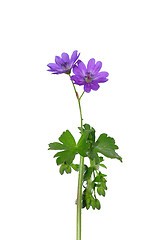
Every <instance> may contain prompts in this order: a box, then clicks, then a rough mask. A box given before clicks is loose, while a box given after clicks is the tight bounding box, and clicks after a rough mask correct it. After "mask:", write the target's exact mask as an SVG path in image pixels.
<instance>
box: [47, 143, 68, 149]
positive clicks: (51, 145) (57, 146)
mask: <svg viewBox="0 0 167 240" xmlns="http://www.w3.org/2000/svg"><path fill="white" fill-rule="evenodd" d="M63 149H65V146H64V145H63V144H61V143H58V142H53V143H49V149H48V150H63Z"/></svg>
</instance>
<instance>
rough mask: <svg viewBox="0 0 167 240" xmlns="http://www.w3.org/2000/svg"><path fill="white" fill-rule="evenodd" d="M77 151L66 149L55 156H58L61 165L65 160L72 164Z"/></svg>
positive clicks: (58, 162) (58, 163)
mask: <svg viewBox="0 0 167 240" xmlns="http://www.w3.org/2000/svg"><path fill="white" fill-rule="evenodd" d="M75 155H76V151H75V150H74V149H71V150H65V151H62V152H58V153H56V154H55V155H54V157H58V158H57V161H56V162H57V165H60V164H61V163H63V162H67V163H68V164H71V163H72V162H73V160H74V158H75Z"/></svg>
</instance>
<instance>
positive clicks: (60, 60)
mask: <svg viewBox="0 0 167 240" xmlns="http://www.w3.org/2000/svg"><path fill="white" fill-rule="evenodd" d="M79 55H80V54H77V51H76V50H75V51H74V52H73V53H72V55H71V59H70V58H69V55H68V54H67V53H62V54H61V57H59V56H56V57H55V63H49V64H48V65H47V66H48V67H49V68H50V69H48V71H50V72H52V73H53V74H61V73H67V74H69V73H70V72H71V69H72V68H73V67H74V66H75V63H76V61H77V59H78V58H79Z"/></svg>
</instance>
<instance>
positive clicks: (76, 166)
mask: <svg viewBox="0 0 167 240" xmlns="http://www.w3.org/2000/svg"><path fill="white" fill-rule="evenodd" d="M71 167H72V168H73V169H74V170H75V171H77V172H78V171H79V164H71Z"/></svg>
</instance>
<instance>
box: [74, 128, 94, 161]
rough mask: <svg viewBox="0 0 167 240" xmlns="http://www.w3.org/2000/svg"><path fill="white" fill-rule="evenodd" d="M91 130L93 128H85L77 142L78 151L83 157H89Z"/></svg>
mask: <svg viewBox="0 0 167 240" xmlns="http://www.w3.org/2000/svg"><path fill="white" fill-rule="evenodd" d="M91 131H92V130H85V131H84V133H83V134H82V135H81V137H80V139H79V141H78V143H77V151H78V153H79V154H80V155H81V156H83V157H87V152H88V150H89V143H88V141H87V138H88V135H89V133H90V132H91Z"/></svg>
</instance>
